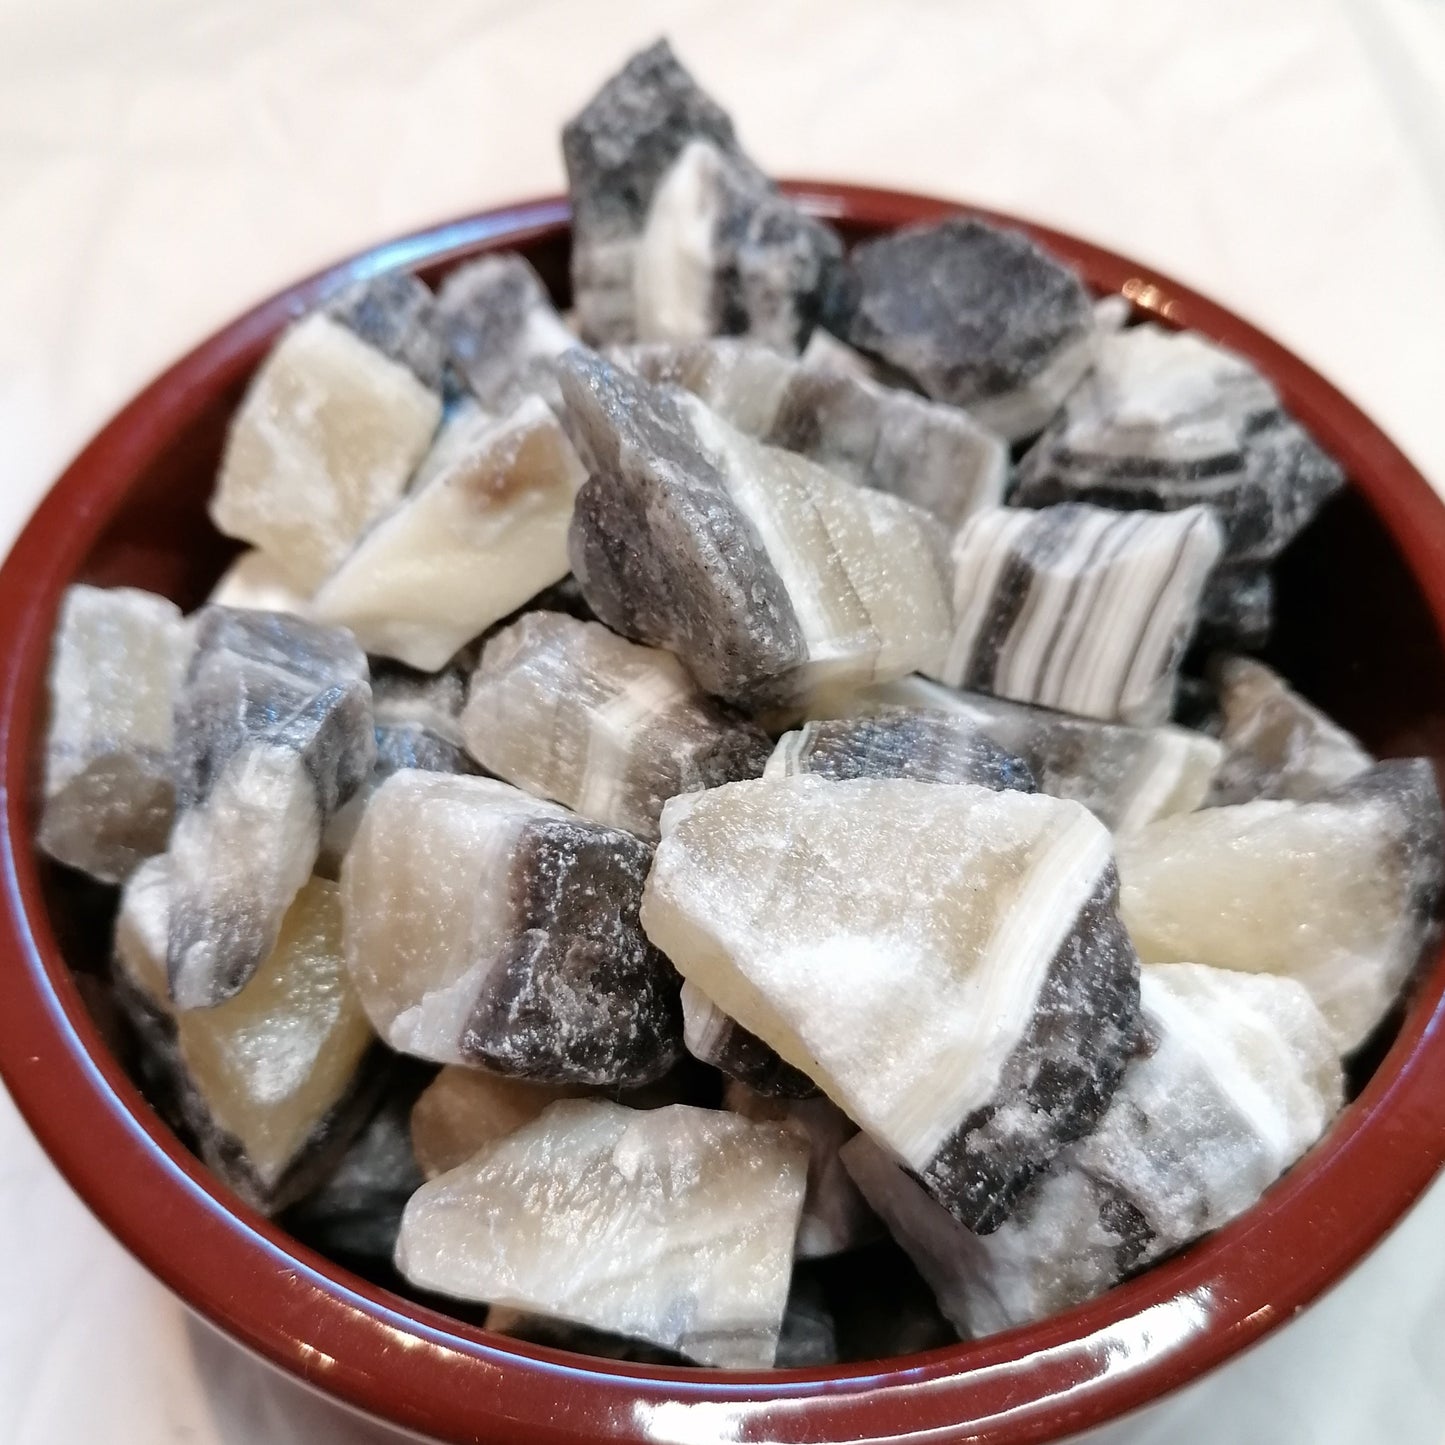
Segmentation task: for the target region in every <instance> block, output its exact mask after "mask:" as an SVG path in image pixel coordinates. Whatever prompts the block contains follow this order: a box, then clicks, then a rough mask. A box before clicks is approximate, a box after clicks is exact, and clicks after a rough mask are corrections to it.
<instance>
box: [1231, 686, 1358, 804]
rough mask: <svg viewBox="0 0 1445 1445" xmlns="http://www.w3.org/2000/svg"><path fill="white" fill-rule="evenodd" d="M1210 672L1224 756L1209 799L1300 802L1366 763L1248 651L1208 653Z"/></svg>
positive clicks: (1346, 738)
mask: <svg viewBox="0 0 1445 1445" xmlns="http://www.w3.org/2000/svg"><path fill="white" fill-rule="evenodd" d="M1210 674H1211V677H1212V679H1213V682H1214V684H1215V687H1216V689H1217V691H1218V695H1219V709H1220V712H1221V714H1222V716H1223V726H1222V728H1221V730H1220V735H1219V737H1220V742H1221V743H1222V744H1223V745H1224V750H1225V753H1224V762H1223V764H1222V765H1221V767H1220V769H1219V775H1218V777H1216V779H1215V781H1214V787H1213V790H1212V791H1211V793H1210V802H1212V803H1216V804H1218V803H1247V802H1249V801H1250V800H1251V799H1253V798H1294V799H1296V800H1298V801H1300V802H1308V801H1309V800H1310V799H1311V798H1317V797H1318V796H1319V795H1320V794H1321V793H1324V792H1328V791H1329V790H1330V789H1331V788H1335V787H1339V786H1340V784H1342V783H1347V782H1349V781H1350V779H1351V778H1354V777H1358V776H1359V774H1361V773H1363V772H1366V771H1367V770H1368V769H1369V768H1371V767H1372V766H1373V765H1374V759H1373V758H1371V757H1370V755H1369V753H1367V752H1366V751H1365V750H1364V748H1362V747H1361V746H1360V744H1359V743H1358V742H1357V741H1356V740H1355V739H1354V738H1353V737H1351V736H1350V734H1349V733H1347V732H1346V731H1345V730H1344V728H1342V727H1340V725H1339V724H1338V723H1336V722H1332V721H1331V720H1330V719H1329V718H1327V717H1326V716H1325V715H1324V713H1322V712H1321V711H1320V710H1319V709H1318V708H1317V707H1313V706H1312V705H1311V704H1310V703H1308V702H1306V701H1305V700H1304V698H1302V697H1301V696H1300V695H1299V694H1298V693H1297V692H1295V691H1294V690H1293V689H1292V688H1290V686H1289V685H1288V684H1287V683H1286V682H1285V680H1284V679H1283V678H1282V677H1280V676H1279V674H1278V673H1276V672H1273V671H1271V670H1270V669H1269V668H1268V667H1266V666H1265V665H1264V663H1262V662H1256V661H1255V660H1254V658H1252V657H1216V658H1215V659H1214V661H1213V663H1212V664H1211V666H1210Z"/></svg>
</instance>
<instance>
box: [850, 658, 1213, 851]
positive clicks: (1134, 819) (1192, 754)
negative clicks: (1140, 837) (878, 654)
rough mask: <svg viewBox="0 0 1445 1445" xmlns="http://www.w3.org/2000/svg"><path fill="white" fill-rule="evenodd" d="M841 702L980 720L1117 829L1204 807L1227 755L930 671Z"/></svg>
mask: <svg viewBox="0 0 1445 1445" xmlns="http://www.w3.org/2000/svg"><path fill="white" fill-rule="evenodd" d="M838 706H839V708H840V710H844V711H847V712H848V713H850V714H853V715H869V714H876V713H879V712H884V711H886V710H887V709H890V708H893V707H906V708H927V709H929V710H931V711H943V712H947V713H950V714H952V715H955V716H957V717H960V718H962V719H964V720H965V721H966V722H969V723H973V724H975V725H977V726H978V727H979V728H980V729H981V730H982V731H983V732H984V733H986V734H987V735H988V736H989V737H991V738H993V739H994V741H995V742H997V743H999V744H1000V745H1001V746H1002V747H1004V748H1006V749H1007V750H1008V751H1009V752H1010V753H1012V754H1014V755H1015V756H1017V757H1018V758H1020V759H1022V760H1023V762H1024V764H1025V766H1026V767H1027V768H1028V770H1029V772H1030V773H1031V774H1032V775H1033V777H1034V779H1035V781H1036V783H1037V785H1038V790H1039V792H1041V793H1048V794H1049V795H1050V796H1051V797H1054V798H1068V799H1070V800H1071V801H1073V802H1076V803H1082V804H1083V805H1084V806H1085V807H1086V808H1087V809H1088V810H1089V811H1090V812H1091V813H1093V814H1095V816H1097V817H1098V819H1099V820H1100V822H1102V823H1103V824H1104V826H1105V827H1106V828H1108V829H1109V830H1110V832H1113V833H1126V832H1129V831H1130V830H1132V829H1134V828H1142V827H1143V826H1144V824H1145V823H1152V822H1153V821H1154V819H1155V818H1162V817H1165V816H1167V815H1168V814H1171V813H1189V812H1193V810H1194V809H1195V808H1200V807H1203V806H1204V802H1205V799H1206V798H1207V796H1208V795H1209V791H1210V788H1211V786H1212V784H1213V781H1214V777H1215V774H1216V772H1217V771H1218V768H1219V766H1220V760H1221V759H1222V757H1223V755H1224V750H1223V748H1222V746H1221V745H1220V744H1219V743H1218V742H1217V741H1216V740H1215V739H1214V738H1212V737H1207V736H1205V734H1203V733H1200V732H1195V731H1193V730H1191V729H1189V728H1183V727H1174V726H1172V725H1170V724H1167V723H1166V724H1163V725H1161V726H1159V727H1147V728H1139V727H1129V726H1128V725H1127V724H1124V723H1106V722H1097V721H1095V720H1094V719H1092V718H1082V717H1072V716H1070V715H1069V714H1068V713H1062V712H1055V711H1053V710H1052V709H1051V708H1044V707H1030V706H1029V705H1028V704H1027V703H1019V702H1009V701H1007V700H1006V699H1004V698H1000V697H989V696H987V695H986V694H984V693H981V692H959V691H957V690H956V689H954V688H949V687H941V686H940V685H939V684H938V683H936V682H929V681H928V680H927V679H926V678H922V677H907V678H903V679H901V680H900V681H898V682H891V683H885V684H883V685H882V686H881V687H876V688H869V689H868V690H867V691H865V692H862V693H855V694H854V695H853V696H852V697H851V698H848V699H844V700H840V701H839V703H838Z"/></svg>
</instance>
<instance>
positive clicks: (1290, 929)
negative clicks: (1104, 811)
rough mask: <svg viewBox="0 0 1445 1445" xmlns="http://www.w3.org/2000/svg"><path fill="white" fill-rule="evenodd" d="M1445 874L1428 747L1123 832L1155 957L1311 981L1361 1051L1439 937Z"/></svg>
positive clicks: (1126, 900)
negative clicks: (1326, 779)
mask: <svg viewBox="0 0 1445 1445" xmlns="http://www.w3.org/2000/svg"><path fill="white" fill-rule="evenodd" d="M1442 872H1445V857H1442V835H1441V813H1440V798H1439V795H1438V793H1437V791H1436V786H1435V778H1434V773H1433V771H1432V770H1431V767H1430V764H1429V763H1428V762H1427V761H1425V760H1424V759H1421V758H1416V759H1412V760H1409V761H1395V762H1387V763H1381V764H1379V765H1378V766H1376V767H1374V768H1371V769H1370V770H1369V771H1368V772H1365V773H1360V774H1359V775H1358V776H1356V777H1354V778H1352V779H1351V780H1350V781H1349V782H1347V783H1345V784H1343V785H1342V786H1340V787H1338V788H1335V789H1333V790H1332V791H1330V792H1327V793H1323V794H1321V795H1320V796H1319V797H1317V798H1315V799H1314V800H1313V801H1311V802H1305V803H1300V802H1290V801H1287V800H1284V799H1279V800H1265V799H1261V800H1258V801H1255V802H1250V803H1238V804H1235V805H1234V806H1232V807H1222V808H1206V809H1205V810H1204V811H1202V812H1199V813H1189V814H1183V815H1180V816H1177V817H1173V818H1163V819H1160V820H1159V821H1158V822H1157V823H1153V824H1151V825H1150V826H1149V827H1147V828H1144V829H1142V830H1141V831H1140V832H1138V833H1135V834H1133V835H1132V836H1131V837H1129V838H1126V839H1123V840H1121V842H1120V848H1119V874H1120V878H1121V879H1122V889H1121V895H1120V898H1121V901H1120V911H1121V913H1122V915H1123V918H1124V921H1125V923H1126V924H1127V925H1128V928H1129V934H1130V937H1131V938H1133V940H1134V943H1135V945H1136V946H1137V948H1138V950H1139V954H1140V957H1141V958H1143V960H1144V961H1145V962H1146V963H1173V962H1192V963H1207V964H1211V965H1213V966H1214V967H1216V968H1232V969H1239V970H1243V971H1244V972H1248V973H1274V974H1282V975H1284V976H1286V977H1290V978H1295V979H1298V980H1299V981H1300V982H1301V983H1303V984H1304V985H1305V987H1306V988H1308V989H1309V991H1310V993H1311V994H1312V995H1313V996H1314V999H1315V1002H1316V1003H1317V1004H1318V1005H1319V1007H1320V1011H1321V1012H1322V1013H1323V1014H1324V1016H1325V1018H1326V1019H1327V1020H1328V1022H1329V1025H1330V1029H1331V1031H1332V1032H1333V1034H1334V1038H1335V1042H1336V1045H1337V1046H1338V1048H1339V1050H1340V1052H1341V1053H1348V1052H1350V1051H1351V1050H1352V1049H1354V1048H1355V1047H1357V1046H1358V1045H1359V1044H1360V1043H1362V1042H1363V1041H1364V1040H1365V1038H1366V1037H1367V1036H1368V1034H1369V1033H1370V1031H1371V1030H1372V1029H1373V1028H1374V1027H1375V1025H1376V1024H1377V1023H1379V1022H1380V1020H1381V1019H1382V1018H1383V1017H1384V1016H1385V1014H1386V1013H1387V1012H1388V1011H1389V1009H1390V1007H1391V1006H1392V1005H1393V1004H1394V1003H1395V1001H1396V999H1397V997H1398V996H1399V993H1400V990H1401V989H1402V987H1403V986H1404V985H1405V983H1406V981H1407V980H1408V979H1409V977H1410V975H1411V973H1412V972H1413V970H1414V969H1415V966H1416V964H1417V963H1418V962H1419V960H1420V956H1421V952H1422V949H1423V948H1424V946H1425V944H1426V942H1427V941H1428V940H1430V939H1431V938H1432V937H1433V936H1434V934H1435V923H1436V914H1437V910H1438V906H1439V901H1440V890H1441V881H1442Z"/></svg>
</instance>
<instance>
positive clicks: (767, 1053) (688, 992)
mask: <svg viewBox="0 0 1445 1445" xmlns="http://www.w3.org/2000/svg"><path fill="white" fill-rule="evenodd" d="M682 1038H683V1042H684V1043H685V1044H686V1045H687V1051H688V1053H690V1054H691V1055H692V1056H693V1058H695V1059H700V1060H701V1061H702V1062H703V1063H705V1064H710V1065H711V1066H712V1067H713V1068H715V1069H716V1070H717V1071H718V1072H719V1073H721V1074H725V1075H726V1076H727V1077H728V1078H729V1079H735V1080H737V1081H738V1082H739V1083H741V1084H745V1085H746V1086H747V1087H748V1088H749V1089H751V1090H752V1091H753V1092H754V1093H757V1094H761V1095H763V1096H764V1097H766V1098H775V1099H807V1098H811V1097H812V1096H813V1095H814V1094H816V1093H817V1092H818V1086H817V1085H816V1084H815V1083H814V1082H813V1081H812V1080H811V1079H810V1078H809V1077H808V1076H807V1075H806V1074H805V1073H803V1072H802V1070H801V1069H795V1068H794V1067H793V1066H792V1065H791V1064H788V1063H784V1062H783V1060H782V1059H780V1058H779V1057H778V1055H777V1054H776V1053H775V1052H774V1051H773V1050H772V1049H770V1048H769V1047H768V1046H767V1045H766V1044H765V1043H764V1042H763V1041H762V1040H761V1039H760V1038H759V1037H758V1036H757V1035H756V1034H751V1033H749V1032H748V1031H747V1029H745V1028H743V1026H742V1025H741V1024H740V1023H738V1022H737V1020H736V1019H730V1018H729V1017H728V1016H727V1015H726V1014H725V1013H724V1012H723V1011H722V1010H721V1009H720V1008H719V1007H718V1006H717V1005H716V1004H715V1003H714V1002H713V1001H712V1000H711V999H710V998H709V997H708V996H707V995H706V994H705V993H704V992H703V991H702V990H701V989H700V988H699V987H698V986H697V985H696V984H695V983H692V982H691V981H690V980H684V982H683V985H682Z"/></svg>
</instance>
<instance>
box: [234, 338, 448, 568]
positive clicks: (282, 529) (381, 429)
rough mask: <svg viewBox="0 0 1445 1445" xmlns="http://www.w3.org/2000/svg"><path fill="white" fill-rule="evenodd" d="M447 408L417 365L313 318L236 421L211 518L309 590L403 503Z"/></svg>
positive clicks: (273, 359) (264, 371) (283, 349)
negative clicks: (419, 374) (377, 521)
mask: <svg viewBox="0 0 1445 1445" xmlns="http://www.w3.org/2000/svg"><path fill="white" fill-rule="evenodd" d="M441 411H442V403H441V397H440V395H439V394H438V393H437V392H435V391H433V390H432V389H431V388H430V387H428V386H425V385H423V384H422V382H420V381H418V380H417V378H416V376H415V374H414V373H413V372H412V371H411V370H410V368H408V367H406V366H403V365H401V364H400V363H399V362H396V361H393V360H391V359H390V358H389V357H387V356H384V355H383V354H382V353H381V352H380V351H378V350H377V349H376V348H375V347H374V346H372V345H370V344H369V343H368V342H366V341H364V340H362V338H361V337H360V336H358V335H357V334H356V333H355V332H354V331H352V330H350V329H349V328H348V327H346V326H343V325H341V324H340V323H339V322H337V321H333V320H332V319H331V318H330V317H328V316H325V315H322V314H320V313H317V314H315V315H312V316H309V317H307V318H306V319H305V320H304V321H300V322H298V323H297V324H296V325H295V326H293V327H292V328H291V329H290V330H289V331H287V332H286V334H285V335H284V336H283V337H282V338H281V340H280V341H279V342H278V343H277V344H276V348H275V350H273V351H272V353H271V355H270V356H269V357H267V359H266V361H265V362H264V363H263V364H262V367H261V369H260V371H258V372H257V373H256V377H255V379H254V380H253V381H252V383H251V388H250V390H249V391H248V392H247V393H246V397H245V399H244V400H243V401H242V403H241V406H240V409H239V410H238V411H237V412H236V415H235V417H234V419H233V420H232V422H231V430H230V434H229V436H228V437H227V440H226V451H225V455H224V456H223V457H222V459H221V472H220V476H219V477H218V479H217V482H216V492H215V495H214V496H213V497H212V498H211V520H212V521H213V522H215V524H216V526H217V527H219V528H220V529H221V531H223V532H224V533H225V534H226V535H227V536H228V537H239V538H240V539H241V540H242V541H245V542H250V543H251V544H252V545H253V546H256V547H259V548H260V549H261V550H262V551H263V552H265V553H266V554H267V555H268V556H270V557H271V558H272V560H273V561H274V562H275V563H276V565H277V566H278V567H280V568H281V569H282V571H283V572H284V573H285V575H286V579H287V581H288V582H289V583H290V584H291V586H292V587H294V588H295V589H296V590H297V591H300V592H302V593H309V592H311V591H313V590H314V589H315V588H316V587H317V586H318V585H319V584H320V582H321V581H322V579H323V578H325V576H326V574H327V573H328V572H330V571H331V570H332V569H333V568H334V567H335V566H336V565H337V564H338V563H339V562H340V561H341V560H342V558H343V557H345V556H346V554H347V552H349V551H350V550H351V547H352V545H353V543H355V541H356V539H357V538H358V537H359V536H360V535H361V533H362V532H363V531H364V530H365V528H366V527H367V525H368V524H369V523H370V522H372V521H373V520H375V518H376V517H378V516H379V515H380V514H381V513H382V512H384V511H385V510H386V509H387V507H389V506H390V505H391V504H392V503H393V502H395V501H396V499H397V498H398V497H400V496H401V494H402V492H403V491H404V490H405V489H406V484H407V479H408V478H409V477H410V476H411V474H412V471H413V470H414V469H415V467H416V465H417V463H418V462H419V461H421V459H422V457H423V455H425V453H426V449H427V446H428V445H429V444H430V442H431V439H432V434H433V432H435V431H436V427H437V422H438V421H439V420H440V418H441Z"/></svg>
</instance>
